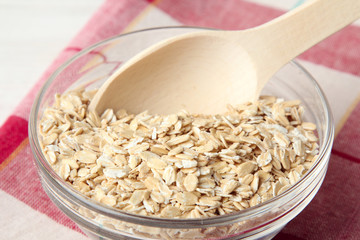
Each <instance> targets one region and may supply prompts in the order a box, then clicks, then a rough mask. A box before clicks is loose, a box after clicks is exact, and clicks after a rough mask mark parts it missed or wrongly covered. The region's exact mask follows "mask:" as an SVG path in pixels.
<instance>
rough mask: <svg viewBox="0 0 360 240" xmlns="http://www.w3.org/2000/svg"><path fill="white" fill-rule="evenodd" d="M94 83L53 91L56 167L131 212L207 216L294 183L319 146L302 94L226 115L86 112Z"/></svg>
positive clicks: (50, 137)
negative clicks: (299, 98) (306, 118)
mask: <svg viewBox="0 0 360 240" xmlns="http://www.w3.org/2000/svg"><path fill="white" fill-rule="evenodd" d="M94 94H95V91H83V90H81V91H72V92H68V93H66V94H64V95H56V96H55V103H54V105H53V106H52V107H49V108H47V109H46V110H45V111H44V114H43V117H42V119H41V123H40V126H39V128H40V129H39V130H40V134H41V139H40V142H41V145H42V149H43V153H44V155H45V156H46V158H47V160H48V162H49V163H50V165H51V166H52V167H53V168H54V170H55V171H56V172H57V173H58V174H59V175H60V176H61V177H62V178H63V179H64V180H65V181H66V182H68V183H69V184H70V185H71V186H72V187H73V188H75V189H76V190H78V191H79V192H81V193H83V194H84V195H86V196H88V197H89V198H91V199H93V200H95V201H97V202H100V203H103V204H106V205H108V206H111V207H114V208H117V209H121V210H124V211H127V212H131V213H135V214H141V215H147V216H157V217H164V218H201V217H211V216H217V215H224V214H227V213H232V212H235V211H239V210H243V209H245V208H249V207H252V206H255V205H257V204H259V203H262V202H264V201H266V200H268V199H270V198H272V197H274V196H277V195H279V194H281V193H282V192H284V191H285V190H287V189H288V188H289V187H290V186H291V185H293V184H294V183H296V182H297V181H298V180H299V179H300V178H301V177H302V176H303V175H304V174H305V173H306V171H307V170H308V169H309V168H310V167H311V166H312V164H313V162H314V161H315V159H316V157H317V154H318V144H317V140H318V139H317V137H316V135H315V130H316V126H315V124H313V123H309V122H303V121H302V115H303V112H304V109H303V107H302V106H300V101H284V100H282V99H277V98H276V97H272V96H263V97H261V98H260V99H259V101H258V102H256V103H247V104H243V105H239V106H236V107H232V106H229V107H228V112H227V113H225V114H223V115H196V114H189V113H187V112H186V111H180V112H179V113H177V114H172V115H168V116H160V115H151V114H149V113H148V112H143V113H140V114H138V115H134V114H129V113H127V112H126V111H125V110H120V111H118V112H116V113H114V112H113V110H111V109H108V110H106V111H105V112H104V113H103V114H102V115H101V116H98V115H97V114H96V113H94V112H88V111H87V107H88V104H89V102H90V100H91V98H92V97H93V96H94Z"/></svg>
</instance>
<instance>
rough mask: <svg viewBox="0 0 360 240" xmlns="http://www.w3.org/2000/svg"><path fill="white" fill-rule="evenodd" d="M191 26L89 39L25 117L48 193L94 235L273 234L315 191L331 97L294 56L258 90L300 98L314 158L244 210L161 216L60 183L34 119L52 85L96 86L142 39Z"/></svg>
mask: <svg viewBox="0 0 360 240" xmlns="http://www.w3.org/2000/svg"><path fill="white" fill-rule="evenodd" d="M201 30H204V29H199V28H190V27H169V28H154V29H147V30H142V31H137V32H132V33H128V34H123V35H119V36H116V37H113V38H111V39H108V40H105V41H103V42H100V43H98V44H95V45H94V46H92V47H89V48H87V49H85V50H83V51H81V52H80V53H78V54H77V55H75V56H74V57H73V58H72V59H70V60H68V61H67V62H66V63H65V64H63V65H62V66H61V67H60V68H59V69H58V70H57V71H56V72H55V73H54V74H52V76H51V77H50V78H49V79H48V81H47V82H46V84H45V85H44V86H43V88H42V89H41V91H40V93H39V95H38V96H37V98H36V100H35V102H34V105H33V108H32V111H31V115H30V120H29V139H30V144H31V148H32V151H33V155H34V159H35V164H36V166H37V170H38V173H39V176H40V179H41V183H42V185H43V188H44V189H45V191H46V193H47V194H48V196H49V197H50V198H51V199H52V201H53V202H54V203H55V204H56V205H57V206H58V207H59V208H60V209H61V210H62V211H63V212H64V213H65V214H66V215H67V216H69V217H70V218H71V219H72V220H73V221H74V222H75V223H77V224H78V225H79V227H80V228H81V229H82V230H83V231H84V232H85V233H86V234H87V235H88V236H89V237H91V238H93V239H271V238H272V237H274V236H275V235H276V234H277V233H278V232H279V231H280V230H281V229H282V228H283V227H284V226H285V225H286V224H287V223H288V222H289V221H291V220H292V219H293V218H294V217H295V216H296V215H298V214H299V213H300V212H301V211H302V210H303V209H304V208H305V207H306V206H307V205H308V204H309V202H310V201H311V200H312V199H313V197H314V196H315V194H316V193H317V191H318V190H319V188H320V186H321V184H322V182H323V179H324V177H325V174H326V170H327V166H328V161H329V157H330V151H331V147H332V143H333V137H334V126H333V120H332V117H331V112H330V108H329V104H328V102H327V100H326V98H325V96H324V94H323V92H322V90H321V89H320V87H319V85H318V84H317V83H316V81H315V80H314V78H313V77H312V76H311V75H310V74H309V73H308V72H307V71H306V70H305V69H304V68H303V67H301V66H300V65H299V64H297V63H295V62H291V63H289V64H288V65H286V66H284V67H283V68H282V69H281V70H280V71H279V72H278V73H277V74H276V75H275V76H274V77H273V78H272V79H271V80H270V81H269V83H268V84H267V85H266V86H265V88H264V90H263V92H262V94H270V95H275V96H278V97H282V98H285V99H300V100H301V101H302V104H303V105H304V107H305V118H306V120H307V121H311V122H314V123H316V125H317V129H318V130H317V131H318V132H317V134H318V137H319V145H320V149H319V158H318V159H317V160H316V162H315V163H314V165H313V167H312V168H311V169H310V170H309V171H308V172H307V173H306V175H305V176H304V177H303V178H302V179H301V180H300V181H299V182H298V183H296V184H295V185H294V186H292V187H291V188H290V189H288V190H287V191H285V192H284V193H282V194H281V195H279V196H277V197H275V198H273V199H271V200H269V201H267V202H265V203H262V204H260V205H257V206H255V207H252V208H248V209H246V210H243V211H240V212H237V213H234V214H229V215H225V216H219V217H211V218H205V219H191V220H187V219H161V218H154V217H145V216H139V215H134V214H129V213H126V212H122V211H119V210H116V209H113V208H110V207H107V206H105V205H101V204H99V203H95V202H93V201H91V200H90V199H89V198H87V197H85V196H83V195H81V194H80V193H78V192H77V191H75V190H74V189H72V188H71V187H70V186H69V185H68V184H66V183H65V182H64V181H63V180H62V179H61V178H60V177H59V176H58V175H57V174H56V173H55V172H54V171H53V170H52V168H51V167H50V165H49V164H48V162H47V161H46V159H45V157H44V155H43V153H42V150H41V147H40V143H39V139H38V138H39V133H38V124H39V120H40V118H41V116H42V113H43V111H44V109H45V108H46V107H48V106H50V105H52V103H53V101H54V94H55V93H62V92H64V91H66V90H69V89H74V88H77V87H87V88H89V89H91V88H97V87H99V86H100V85H101V84H102V83H103V82H104V81H105V80H106V79H107V78H108V77H109V76H110V75H111V74H112V73H113V71H114V70H115V69H116V68H117V67H119V66H120V65H121V64H122V63H123V62H125V61H127V60H128V59H129V58H131V57H132V56H134V55H135V54H136V53H138V52H140V51H142V50H143V49H145V48H146V47H148V46H150V45H152V44H154V43H156V42H158V41H160V40H162V39H166V38H169V37H172V36H175V35H178V34H183V33H188V32H193V31H201Z"/></svg>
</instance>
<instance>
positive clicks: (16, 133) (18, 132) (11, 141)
mask: <svg viewBox="0 0 360 240" xmlns="http://www.w3.org/2000/svg"><path fill="white" fill-rule="evenodd" d="M27 133H28V122H27V121H26V120H25V119H23V118H20V117H16V116H10V117H9V118H8V119H7V120H6V122H5V123H4V125H3V126H2V127H1V128H0V170H1V168H2V167H1V164H2V163H3V162H5V160H6V159H7V158H8V157H9V156H10V154H11V153H12V152H13V151H15V149H16V148H17V147H18V146H19V145H20V143H21V142H22V141H23V140H24V139H25V138H27Z"/></svg>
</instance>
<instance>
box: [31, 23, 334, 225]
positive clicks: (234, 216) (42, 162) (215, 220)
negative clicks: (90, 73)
mask: <svg viewBox="0 0 360 240" xmlns="http://www.w3.org/2000/svg"><path fill="white" fill-rule="evenodd" d="M166 29H169V30H171V29H173V30H174V29H192V30H218V29H213V28H203V27H194V26H166V27H155V28H146V29H141V30H137V31H132V32H128V33H123V34H118V35H116V36H113V37H110V38H107V39H105V40H102V41H100V42H98V43H95V44H93V45H91V46H89V47H87V48H85V49H83V50H81V51H79V52H78V53H76V54H75V55H74V56H72V57H71V58H70V59H68V60H67V61H65V62H64V63H63V64H62V65H61V66H60V67H58V68H57V69H56V70H55V71H54V72H53V73H52V74H51V75H50V77H49V78H48V79H47V80H46V82H45V83H44V84H43V86H42V87H41V89H40V91H39V93H38V94H37V96H36V98H35V100H34V103H33V105H32V108H31V112H30V117H29V128H28V132H29V140H30V146H31V150H32V152H33V155H34V158H35V164H36V166H37V168H38V170H39V171H40V172H41V173H42V177H46V178H47V180H50V181H51V183H52V185H53V187H55V188H56V189H57V190H58V192H60V193H62V196H63V197H66V198H67V199H68V200H71V201H72V202H74V203H77V204H79V205H81V206H82V207H85V208H87V209H89V210H91V211H94V212H97V213H99V214H102V215H105V216H108V217H110V218H115V219H117V220H121V221H125V222H129V223H135V224H140V225H144V226H150V227H151V226H152V227H159V226H161V227H163V228H199V227H202V228H205V227H214V226H220V225H228V224H231V223H235V222H238V221H239V220H241V221H242V220H248V219H249V218H251V217H253V216H257V215H258V214H261V213H264V212H267V211H269V210H270V209H272V208H273V207H274V206H281V205H283V202H281V200H282V199H284V198H285V197H289V196H290V195H291V194H293V193H294V192H297V191H298V192H301V190H302V189H301V187H302V184H303V183H304V182H306V181H307V180H308V179H309V178H310V177H311V176H312V174H313V173H314V172H316V170H317V169H318V168H320V167H321V166H323V165H322V164H321V163H322V162H324V161H326V155H327V150H328V149H329V147H331V145H332V142H333V138H334V123H333V118H332V114H331V110H330V106H329V103H328V101H327V99H326V97H325V95H324V93H323V91H322V89H321V87H320V86H319V85H318V83H317V82H316V80H315V79H314V77H313V76H312V75H311V74H310V73H309V72H308V71H307V70H306V69H305V68H304V67H303V66H301V65H300V64H299V63H297V62H296V61H294V60H293V61H291V63H292V64H293V65H294V66H295V67H297V68H298V69H300V70H301V71H302V72H303V73H305V75H306V77H307V78H308V79H309V80H310V81H311V82H312V83H313V85H314V87H315V90H316V92H317V93H318V95H319V97H320V100H321V105H322V107H323V110H324V111H325V131H324V142H323V144H322V146H320V149H319V156H318V158H317V160H316V162H315V163H314V164H313V166H312V167H311V168H310V169H309V170H308V171H307V173H306V174H305V175H304V176H303V177H302V178H301V179H300V180H299V181H298V182H296V183H295V184H294V185H293V186H291V187H290V188H289V189H287V190H286V191H284V192H283V193H281V194H279V195H278V196H276V197H273V198H271V199H269V200H267V201H265V202H264V203H260V204H258V205H256V206H254V207H250V208H247V209H244V210H241V211H238V212H234V213H230V214H226V215H222V216H215V217H208V218H196V219H168V218H160V217H150V216H142V215H137V214H132V213H128V212H125V211H121V210H118V209H115V208H112V207H109V206H106V205H103V204H100V203H96V202H95V201H93V200H91V199H90V198H88V197H86V196H84V195H82V194H81V193H80V192H78V191H76V190H75V189H73V188H72V187H71V186H70V185H69V184H68V183H66V182H65V181H64V180H63V179H62V178H61V177H60V176H58V175H57V174H56V173H55V171H54V170H53V169H52V168H51V166H50V165H49V164H48V162H47V161H46V158H45V156H44V155H43V152H42V149H41V147H40V143H39V136H38V132H37V130H38V114H39V110H40V103H41V101H42V99H43V97H44V95H45V94H46V91H47V89H48V88H49V87H50V86H51V84H52V83H53V81H54V80H55V79H56V77H57V76H58V75H59V74H60V73H61V72H62V71H63V70H64V69H65V68H66V67H68V66H69V65H70V64H71V63H72V62H74V61H76V60H77V59H78V58H80V57H81V56H83V55H85V54H87V53H89V52H91V51H92V50H93V49H95V48H97V47H99V46H101V45H104V44H107V43H109V42H111V41H113V40H117V39H119V38H121V37H124V36H127V35H134V34H138V33H141V32H149V31H157V30H166ZM298 194H299V193H298Z"/></svg>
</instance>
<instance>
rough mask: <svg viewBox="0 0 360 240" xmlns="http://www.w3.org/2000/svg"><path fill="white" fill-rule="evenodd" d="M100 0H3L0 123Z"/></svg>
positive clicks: (0, 10)
mask: <svg viewBox="0 0 360 240" xmlns="http://www.w3.org/2000/svg"><path fill="white" fill-rule="evenodd" d="M102 2H103V1H101V0H75V1H74V0H61V1H59V0H0V126H1V125H2V124H3V123H4V121H5V120H6V118H7V117H8V116H9V115H10V114H11V113H12V111H13V110H14V109H15V107H16V106H17V104H19V102H20V101H21V100H22V98H23V97H25V95H26V93H27V92H28V91H29V90H30V89H31V87H32V86H33V85H34V84H35V82H36V81H37V80H38V79H39V78H40V76H41V74H42V73H43V72H44V71H45V70H46V68H47V67H48V66H49V65H50V63H51V62H52V61H53V60H54V59H55V57H56V56H57V54H58V53H59V52H60V51H61V50H62V49H63V48H65V47H66V45H67V44H68V42H69V41H70V40H71V39H72V37H73V36H75V34H76V33H77V32H78V31H79V30H80V29H81V27H82V26H84V24H85V23H86V22H87V20H88V19H89V18H90V17H91V15H92V14H93V13H94V11H96V9H97V8H98V7H99V6H100V5H101V3H102Z"/></svg>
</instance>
